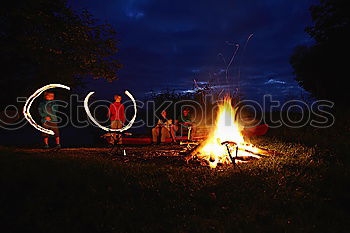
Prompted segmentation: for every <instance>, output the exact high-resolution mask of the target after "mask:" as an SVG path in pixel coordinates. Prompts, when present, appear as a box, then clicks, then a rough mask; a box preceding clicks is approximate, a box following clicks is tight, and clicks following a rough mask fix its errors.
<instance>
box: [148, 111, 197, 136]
mask: <svg viewBox="0 0 350 233" xmlns="http://www.w3.org/2000/svg"><path fill="white" fill-rule="evenodd" d="M195 131H196V127H195V122H194V121H193V118H192V116H191V114H190V110H189V109H188V108H184V109H183V110H182V112H181V115H180V116H179V117H178V118H177V119H176V120H175V121H173V119H171V118H168V117H167V112H166V110H163V111H162V113H161V115H160V117H159V120H158V123H157V125H156V126H155V127H154V128H153V129H152V142H153V143H158V142H159V137H160V142H161V143H165V142H166V141H167V139H168V138H171V141H172V142H176V137H175V135H176V134H180V135H187V136H188V139H189V140H191V139H192V138H193V135H194V133H195Z"/></svg>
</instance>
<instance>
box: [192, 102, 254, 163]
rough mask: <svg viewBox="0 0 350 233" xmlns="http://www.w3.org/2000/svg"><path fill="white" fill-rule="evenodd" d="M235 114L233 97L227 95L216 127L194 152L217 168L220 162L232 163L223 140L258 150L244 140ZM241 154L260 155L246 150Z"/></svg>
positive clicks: (221, 105)
mask: <svg viewBox="0 0 350 233" xmlns="http://www.w3.org/2000/svg"><path fill="white" fill-rule="evenodd" d="M235 114H236V109H234V108H233V107H232V103H231V98H229V97H225V98H224V101H223V103H222V104H220V105H219V110H218V113H217V118H216V122H215V129H214V130H213V131H212V132H211V134H210V135H209V137H208V138H207V139H206V140H205V141H204V142H203V143H202V144H201V145H200V146H199V148H198V149H197V150H196V151H195V152H194V153H195V154H197V157H199V158H201V159H205V160H207V161H208V162H209V165H210V167H211V168H215V167H216V166H217V165H218V164H219V163H221V164H228V163H231V160H230V157H229V156H228V152H227V148H226V147H225V146H224V145H222V144H221V143H222V142H225V141H230V142H235V143H237V145H239V146H240V147H241V148H249V149H250V150H251V151H257V150H258V149H257V148H255V147H253V146H251V145H249V144H246V143H245V142H244V138H243V136H242V134H241V130H242V127H240V125H239V124H238V122H237V121H236V120H235ZM239 155H240V156H254V157H259V156H255V155H251V154H250V153H247V152H245V151H239Z"/></svg>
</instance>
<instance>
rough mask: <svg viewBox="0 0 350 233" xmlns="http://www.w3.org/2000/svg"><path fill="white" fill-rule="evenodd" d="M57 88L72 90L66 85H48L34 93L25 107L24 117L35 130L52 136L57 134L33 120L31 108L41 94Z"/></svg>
mask: <svg viewBox="0 0 350 233" xmlns="http://www.w3.org/2000/svg"><path fill="white" fill-rule="evenodd" d="M57 87H60V88H64V89H67V90H70V87H67V86H65V85H62V84H49V85H46V86H43V87H42V88H39V89H38V90H36V91H35V92H34V94H33V95H31V96H30V97H29V98H28V99H27V101H26V103H25V105H24V107H23V115H24V117H25V118H26V119H27V121H28V122H29V123H30V124H31V125H32V126H34V128H36V129H37V130H39V131H41V132H43V133H47V134H50V135H54V134H55V133H54V132H53V131H52V130H50V129H45V128H44V127H42V126H40V125H38V124H37V123H36V122H35V121H34V120H33V118H32V115H31V114H30V107H31V106H32V103H33V101H34V100H35V99H36V98H37V97H38V96H39V95H40V94H41V93H43V92H44V91H46V90H48V89H51V88H57Z"/></svg>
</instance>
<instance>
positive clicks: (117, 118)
mask: <svg viewBox="0 0 350 233" xmlns="http://www.w3.org/2000/svg"><path fill="white" fill-rule="evenodd" d="M121 101H122V97H121V95H118V94H117V95H114V103H112V104H110V106H109V110H108V118H109V120H110V121H111V129H120V128H122V127H123V125H124V123H125V112H124V105H123V104H122V103H121ZM114 138H115V140H116V134H114ZM118 138H119V140H118V143H119V144H121V135H120V134H119V135H118Z"/></svg>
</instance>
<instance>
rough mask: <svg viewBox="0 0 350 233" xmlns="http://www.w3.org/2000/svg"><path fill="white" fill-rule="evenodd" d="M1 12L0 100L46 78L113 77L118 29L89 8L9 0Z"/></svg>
mask: <svg viewBox="0 0 350 233" xmlns="http://www.w3.org/2000/svg"><path fill="white" fill-rule="evenodd" d="M0 12H1V16H0V28H1V29H0V30H1V31H0V51H1V58H0V64H1V71H2V77H3V78H2V79H1V81H0V82H1V83H0V85H1V87H6V89H5V90H2V93H1V103H9V102H12V103H13V101H14V97H16V96H21V95H22V96H23V95H24V94H28V89H31V88H34V90H35V88H37V87H40V86H42V85H44V84H47V83H50V82H58V83H64V84H66V85H70V86H76V85H78V84H81V82H82V79H81V78H82V77H93V78H105V79H107V80H113V79H116V78H117V74H116V72H117V71H118V70H119V69H120V68H121V65H120V64H119V62H118V61H117V59H116V56H115V55H116V52H117V43H118V41H117V39H116V32H115V31H114V29H113V28H112V27H111V26H110V25H108V24H98V22H97V20H96V19H94V18H93V16H92V15H91V14H90V13H89V12H87V11H82V12H76V11H74V10H73V9H71V8H70V7H68V5H67V1H65V0H55V1H51V0H20V1H12V2H11V1H10V2H7V4H6V5H5V7H2V8H1V10H0ZM24 96H26V95H24Z"/></svg>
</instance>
